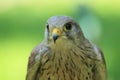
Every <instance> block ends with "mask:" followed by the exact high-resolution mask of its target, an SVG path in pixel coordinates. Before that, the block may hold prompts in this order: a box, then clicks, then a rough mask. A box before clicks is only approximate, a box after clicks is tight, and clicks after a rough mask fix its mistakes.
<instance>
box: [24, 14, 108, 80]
mask: <svg viewBox="0 0 120 80" xmlns="http://www.w3.org/2000/svg"><path fill="white" fill-rule="evenodd" d="M93 31H94V30H93ZM26 73H27V74H26V80H107V70H106V62H105V59H104V55H103V52H102V51H101V49H100V48H98V47H97V46H96V45H95V44H93V43H92V42H90V41H89V40H88V39H86V38H85V36H84V34H83V32H82V30H81V28H80V25H79V24H78V23H77V22H76V21H75V20H74V19H73V18H72V17H70V16H62V15H58V16H52V17H50V18H49V19H48V20H47V23H46V26H45V37H44V40H43V41H42V42H41V43H40V44H38V45H37V46H36V47H35V48H34V49H33V50H32V52H31V54H30V56H29V59H28V66H27V72H26Z"/></svg>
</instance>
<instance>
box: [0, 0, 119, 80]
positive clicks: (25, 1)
mask: <svg viewBox="0 0 120 80" xmlns="http://www.w3.org/2000/svg"><path fill="white" fill-rule="evenodd" d="M53 15H68V16H71V17H73V18H74V19H75V20H76V21H77V22H78V23H79V24H80V26H81V28H82V30H83V32H84V34H85V36H86V37H87V38H88V39H89V40H91V41H92V42H94V43H96V44H97V45H98V46H99V47H101V48H102V50H103V52H104V56H105V59H106V64H107V70H108V80H120V62H119V60H120V54H119V52H120V51H119V50H120V1H119V0H109V1H108V0H39V1H38V0H0V80H25V75H26V69H27V62H28V57H29V55H30V52H31V50H32V48H33V47H35V46H36V45H37V44H38V43H40V42H41V41H42V39H44V28H45V25H46V21H47V19H48V18H49V17H51V16H53Z"/></svg>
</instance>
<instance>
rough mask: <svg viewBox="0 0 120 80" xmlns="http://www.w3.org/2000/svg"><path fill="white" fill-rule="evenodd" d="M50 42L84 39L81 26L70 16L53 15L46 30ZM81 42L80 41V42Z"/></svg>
mask: <svg viewBox="0 0 120 80" xmlns="http://www.w3.org/2000/svg"><path fill="white" fill-rule="evenodd" d="M45 36H46V40H47V42H48V43H54V44H56V43H58V42H61V43H62V42H64V44H65V42H74V43H76V42H77V41H83V39H84V36H83V33H82V31H81V28H80V26H79V25H78V24H77V22H75V20H73V19H72V18H71V17H68V16H53V17H51V18H49V19H48V21H47V25H46V31H45ZM79 43H80V42H79Z"/></svg>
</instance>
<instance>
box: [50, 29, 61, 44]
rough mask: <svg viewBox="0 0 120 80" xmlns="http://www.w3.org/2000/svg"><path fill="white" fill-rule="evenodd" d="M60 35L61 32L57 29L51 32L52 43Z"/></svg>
mask: <svg viewBox="0 0 120 80" xmlns="http://www.w3.org/2000/svg"><path fill="white" fill-rule="evenodd" d="M60 35H61V31H60V29H58V28H54V29H53V31H52V37H53V40H54V43H55V42H56V40H57V39H58V37H59V36H60Z"/></svg>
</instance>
